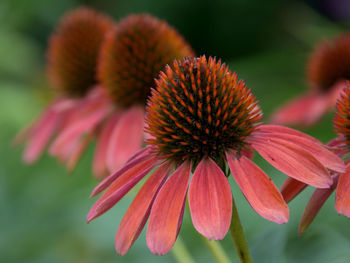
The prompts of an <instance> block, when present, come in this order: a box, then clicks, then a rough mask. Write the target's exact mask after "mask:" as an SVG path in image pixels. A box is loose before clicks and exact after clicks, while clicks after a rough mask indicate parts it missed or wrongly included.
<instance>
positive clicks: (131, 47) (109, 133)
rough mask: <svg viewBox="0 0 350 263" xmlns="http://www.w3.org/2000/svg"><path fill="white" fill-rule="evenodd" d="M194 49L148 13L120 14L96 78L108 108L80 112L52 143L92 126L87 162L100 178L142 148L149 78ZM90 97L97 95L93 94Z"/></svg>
mask: <svg viewBox="0 0 350 263" xmlns="http://www.w3.org/2000/svg"><path fill="white" fill-rule="evenodd" d="M193 54H194V53H193V51H192V49H191V48H190V46H189V45H188V44H187V43H186V42H185V40H184V39H183V38H182V36H181V35H180V34H179V33H177V31H176V30H175V29H174V28H173V27H171V26H169V25H168V24H167V23H166V22H164V21H161V20H158V19H157V18H155V17H152V16H150V15H148V14H140V15H130V16H128V17H126V18H124V19H122V20H121V21H120V22H119V24H118V26H117V27H115V28H114V29H113V30H112V31H111V32H110V33H109V34H108V35H107V37H106V38H105V40H104V42H103V45H102V48H101V54H100V57H99V63H98V74H97V78H98V81H99V83H100V87H101V89H102V90H103V91H104V92H105V97H106V96H108V97H109V103H107V104H108V105H109V106H110V111H109V112H108V113H106V114H105V115H104V118H103V119H97V118H96V117H95V114H96V113H97V112H99V111H100V109H101V108H104V107H106V105H105V104H100V107H96V108H95V109H94V110H93V111H92V112H91V114H90V115H86V114H83V115H82V116H79V118H78V119H79V120H78V121H77V122H75V123H74V124H72V125H70V126H68V127H67V129H65V131H64V132H62V133H61V135H60V137H58V138H57V140H56V141H55V142H54V144H53V146H52V148H53V151H55V150H56V152H58V153H61V154H62V153H63V154H64V152H65V151H66V150H65V147H66V146H67V145H70V144H72V143H73V144H74V142H75V141H78V140H80V139H81V137H82V135H84V134H86V133H89V132H91V131H93V130H96V131H95V132H96V133H97V149H96V151H95V157H94V162H93V171H94V174H95V176H96V177H99V178H102V177H105V176H106V175H108V174H109V173H110V172H113V171H115V170H117V169H118V168H119V167H121V166H122V165H123V164H124V163H125V162H126V161H127V160H128V159H129V158H130V157H131V156H132V155H134V154H135V153H136V152H137V151H138V150H140V149H141V147H142V142H143V127H144V112H145V110H144V108H145V105H146V99H147V97H148V96H149V94H150V87H151V86H152V85H154V78H155V77H156V76H157V74H158V73H159V71H160V70H162V69H163V68H164V67H165V65H166V64H169V63H171V62H172V61H173V60H174V59H180V58H183V57H185V56H192V55H193ZM96 100H97V101H98V100H100V99H99V98H98V97H96Z"/></svg>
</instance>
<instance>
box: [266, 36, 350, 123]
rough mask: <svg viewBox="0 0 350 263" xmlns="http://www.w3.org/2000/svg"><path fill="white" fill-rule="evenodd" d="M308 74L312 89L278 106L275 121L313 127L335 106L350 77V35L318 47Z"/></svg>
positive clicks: (310, 62)
mask: <svg viewBox="0 0 350 263" xmlns="http://www.w3.org/2000/svg"><path fill="white" fill-rule="evenodd" d="M307 77H308V82H309V85H310V87H311V89H310V91H308V92H307V93H306V94H305V95H302V96H300V97H299V98H297V99H294V100H292V101H290V102H289V103H287V104H286V105H285V106H282V107H281V108H279V109H278V110H277V111H276V113H275V114H274V115H273V116H272V118H271V122H272V123H275V124H282V125H302V126H310V125H312V124H314V123H316V122H317V121H318V120H319V119H320V118H321V117H322V116H323V115H324V114H325V113H326V112H327V111H328V110H331V109H333V107H334V106H335V104H336V101H337V98H338V97H339V94H340V92H341V91H342V90H343V88H344V87H345V86H346V84H345V81H346V80H348V79H350V35H345V34H344V35H341V36H339V37H337V38H336V39H335V40H334V41H333V42H329V41H325V42H322V43H321V44H320V45H319V46H317V47H316V49H315V51H314V52H313V54H312V56H311V57H310V59H309V63H308V70H307Z"/></svg>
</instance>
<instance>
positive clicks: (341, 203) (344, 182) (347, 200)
mask: <svg viewBox="0 0 350 263" xmlns="http://www.w3.org/2000/svg"><path fill="white" fill-rule="evenodd" d="M335 209H336V210H337V212H338V213H339V214H343V215H345V216H347V217H350V165H349V164H348V165H347V166H346V172H345V173H344V174H341V175H340V177H339V182H338V187H337V192H336V198H335Z"/></svg>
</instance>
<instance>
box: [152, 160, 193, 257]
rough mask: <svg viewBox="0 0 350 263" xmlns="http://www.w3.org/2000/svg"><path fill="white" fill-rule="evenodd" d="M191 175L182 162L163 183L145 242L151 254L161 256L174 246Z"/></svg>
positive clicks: (154, 206)
mask: <svg viewBox="0 0 350 263" xmlns="http://www.w3.org/2000/svg"><path fill="white" fill-rule="evenodd" d="M190 174H191V164H190V163H189V162H187V161H186V162H184V163H183V164H182V165H181V166H180V167H179V168H177V169H176V171H175V172H174V174H173V175H172V176H171V177H170V178H169V179H168V181H167V182H165V184H164V186H163V187H162V188H161V190H160V191H159V193H158V195H157V197H156V199H155V201H154V204H153V206H152V210H151V214H150V219H149V223H148V228H147V233H146V240H147V246H148V248H149V249H150V250H151V252H152V253H153V254H159V255H163V254H165V253H167V252H168V251H169V250H170V249H171V247H172V246H173V245H174V242H175V240H176V237H177V235H178V232H179V229H180V225H181V222H182V214H183V208H184V204H185V200H186V193H187V188H188V183H189V180H190Z"/></svg>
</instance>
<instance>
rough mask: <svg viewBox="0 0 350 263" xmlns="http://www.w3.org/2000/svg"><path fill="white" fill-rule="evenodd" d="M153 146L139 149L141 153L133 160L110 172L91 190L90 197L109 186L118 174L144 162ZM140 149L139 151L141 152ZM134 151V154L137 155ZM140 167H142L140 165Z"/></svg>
mask: <svg viewBox="0 0 350 263" xmlns="http://www.w3.org/2000/svg"><path fill="white" fill-rule="evenodd" d="M153 148H154V147H152V146H148V147H146V148H145V149H143V150H141V151H142V152H143V154H142V155H139V157H137V158H135V159H134V160H132V161H130V162H128V163H127V164H125V165H124V166H123V167H122V168H120V169H119V170H118V171H116V172H115V173H113V174H111V175H110V176H108V177H106V178H105V179H104V180H103V181H102V182H101V183H99V184H98V185H97V186H96V187H95V189H94V190H93V191H92V193H91V195H90V197H93V196H95V195H98V194H99V193H101V192H102V191H103V190H105V189H106V188H107V187H108V186H110V185H111V184H112V183H113V182H114V181H115V180H116V179H117V178H118V177H119V176H121V175H122V174H124V173H125V172H126V171H128V170H129V169H131V168H133V167H134V166H136V165H138V164H139V163H140V162H145V161H147V160H148V159H149V155H150V152H151V151H152V149H153ZM141 151H140V152H141ZM138 154H139V152H138V153H136V154H135V155H138ZM140 168H141V169H142V167H140Z"/></svg>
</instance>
